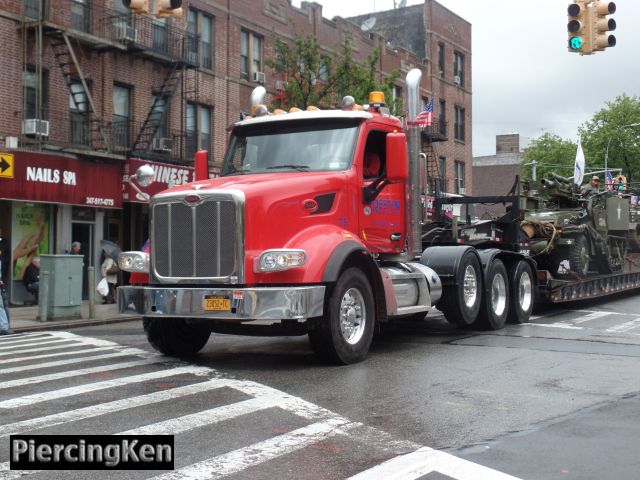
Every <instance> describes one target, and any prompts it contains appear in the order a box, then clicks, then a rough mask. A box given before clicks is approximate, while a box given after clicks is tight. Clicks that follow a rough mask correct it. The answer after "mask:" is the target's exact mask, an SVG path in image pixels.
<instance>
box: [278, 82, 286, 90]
mask: <svg viewBox="0 0 640 480" xmlns="http://www.w3.org/2000/svg"><path fill="white" fill-rule="evenodd" d="M286 89H287V82H285V81H284V80H276V90H286Z"/></svg>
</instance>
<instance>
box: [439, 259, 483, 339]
mask: <svg viewBox="0 0 640 480" xmlns="http://www.w3.org/2000/svg"><path fill="white" fill-rule="evenodd" d="M455 275H456V281H455V284H454V285H450V286H447V287H445V288H444V290H443V291H442V299H441V300H440V301H439V302H438V304H437V307H438V309H440V310H441V311H442V313H444V317H445V318H446V319H447V321H448V322H449V323H453V324H454V325H458V326H460V327H468V326H470V325H472V324H473V322H475V321H476V318H477V317H478V312H479V311H480V304H481V303H482V302H481V301H482V271H481V269H480V260H478V256H477V255H476V254H475V253H473V251H472V250H469V251H467V252H465V254H464V255H463V256H462V258H461V259H460V264H459V266H458V270H457V271H456V273H455Z"/></svg>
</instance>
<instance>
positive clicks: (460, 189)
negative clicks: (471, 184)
mask: <svg viewBox="0 0 640 480" xmlns="http://www.w3.org/2000/svg"><path fill="white" fill-rule="evenodd" d="M455 182H456V192H455V193H459V194H461V195H464V194H465V193H466V192H465V188H464V162H456V178H455Z"/></svg>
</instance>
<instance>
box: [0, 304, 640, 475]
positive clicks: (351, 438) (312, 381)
mask: <svg viewBox="0 0 640 480" xmlns="http://www.w3.org/2000/svg"><path fill="white" fill-rule="evenodd" d="M42 355H47V356H46V357H43V356H42ZM638 357H640V302H639V301H638V297H637V295H629V294H627V295H621V296H617V297H615V298H612V299H609V300H607V301H599V302H595V301H594V302H582V303H579V304H566V305H562V306H560V307H554V308H550V309H546V310H543V311H540V312H536V314H535V315H534V317H533V318H532V320H531V323H530V324H528V325H512V326H508V327H507V328H505V329H504V330H501V331H498V332H475V331H461V330H458V329H456V328H454V327H452V326H450V325H448V324H447V323H446V322H445V321H444V320H443V319H442V318H441V317H440V316H439V315H437V314H436V315H433V318H432V319H430V320H429V319H428V320H426V321H423V322H405V323H399V324H395V325H392V326H390V327H388V328H386V329H385V330H384V332H383V334H382V335H380V336H379V337H378V338H377V339H376V341H375V343H374V345H373V347H372V350H371V353H370V355H369V357H368V359H367V360H366V361H365V362H362V363H360V364H356V365H351V366H347V367H335V366H328V365H325V364H323V363H322V362H321V361H319V360H318V359H316V357H315V356H314V355H313V354H312V353H311V350H310V348H309V345H308V342H307V339H306V337H293V338H281V337H276V338H256V337H238V336H226V335H214V336H212V339H211V340H210V342H209V343H208V344H207V346H206V347H205V348H204V350H203V351H202V353H201V354H200V355H199V356H197V357H196V358H194V359H191V360H189V361H186V362H182V361H177V360H175V359H169V358H166V357H161V356H158V355H156V354H155V353H154V352H153V351H152V350H151V349H150V347H149V346H148V345H147V343H146V340H145V338H144V335H143V333H142V328H141V325H140V324H139V322H129V323H120V324H112V325H103V326H95V327H85V328H78V329H75V330H73V331H72V332H50V333H34V334H30V335H25V336H22V337H5V338H3V339H0V379H1V380H2V383H1V384H0V413H1V414H2V418H1V420H0V423H1V424H2V426H0V436H2V437H4V440H3V441H2V442H0V479H3V478H19V477H20V476H22V474H23V473H31V475H30V478H42V479H44V478H47V479H53V478H87V475H86V474H87V472H75V473H74V472H68V471H65V472H40V473H38V472H35V473H33V472H20V471H9V470H8V463H7V460H8V449H9V442H8V441H7V440H8V435H9V434H12V433H26V432H29V433H31V432H33V433H38V434H70V433H87V434H88V433H104V434H115V433H123V432H127V433H134V434H138V433H174V434H175V439H176V451H175V468H176V470H175V471H174V472H170V473H168V474H167V473H166V472H161V471H153V472H150V471H137V472H114V471H111V472H91V478H149V477H154V476H159V477H160V478H189V479H191V478H193V479H196V478H206V477H209V478H222V477H224V478H233V479H260V478H265V479H267V478H268V479H274V478H277V479H307V478H309V479H311V478H313V479H334V478H335V479H341V478H349V477H352V476H357V477H356V478H358V479H381V478H384V479H386V478H402V479H417V478H420V479H429V480H436V479H450V478H454V479H460V480H462V479H465V480H466V479H469V480H471V479H474V480H475V479H491V480H493V479H507V478H512V477H511V476H513V477H516V478H523V479H580V480H588V479H598V480H602V479H616V480H618V479H620V480H623V479H629V480H631V479H634V480H635V479H637V478H638V477H639V474H638V472H640V455H639V454H640V443H639V442H638V438H640V422H638V421H637V419H638V418H639V416H640V415H639V414H640V401H639V392H640V369H639V368H638V366H639V365H640V362H639V358H638ZM385 462H387V463H385ZM394 475H395V476H394Z"/></svg>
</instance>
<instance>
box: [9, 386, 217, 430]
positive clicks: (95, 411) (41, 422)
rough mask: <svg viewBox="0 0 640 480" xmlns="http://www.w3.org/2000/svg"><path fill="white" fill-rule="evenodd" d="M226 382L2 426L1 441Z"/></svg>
mask: <svg viewBox="0 0 640 480" xmlns="http://www.w3.org/2000/svg"><path fill="white" fill-rule="evenodd" d="M226 386H227V385H226V382H225V381H224V380H219V379H213V380H207V381H205V382H200V383H192V384H190V385H185V386H182V387H176V388H170V389H168V390H161V391H158V392H153V393H146V394H144V395H137V396H135V397H129V398H123V399H121V400H114V401H112V402H107V403H99V404H97V405H89V406H88V407H82V408H77V409H75V410H67V411H64V412H60V413H54V414H51V415H47V416H44V417H37V418H30V419H28V420H22V421H20V422H14V423H8V424H6V425H2V428H1V430H0V438H3V437H7V436H9V435H16V434H19V433H24V432H30V431H33V430H37V429H40V428H48V427H52V426H55V425H62V424H64V423H70V422H76V421H79V420H85V419H87V418H94V417H98V416H101V415H108V414H110V413H115V412H120V411H122V410H128V409H131V408H136V407H144V406H147V405H152V404H154V403H160V402H164V401H166V400H175V399H176V398H182V397H187V396H189V395H196V394H198V393H203V392H207V391H210V390H217V389H220V388H222V387H226Z"/></svg>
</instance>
